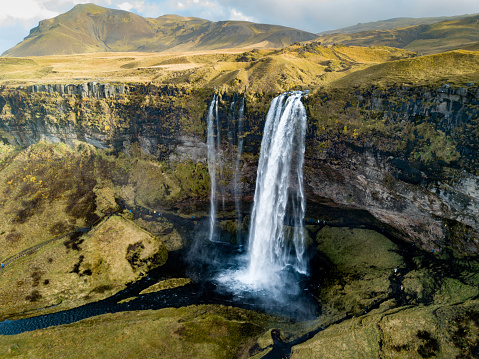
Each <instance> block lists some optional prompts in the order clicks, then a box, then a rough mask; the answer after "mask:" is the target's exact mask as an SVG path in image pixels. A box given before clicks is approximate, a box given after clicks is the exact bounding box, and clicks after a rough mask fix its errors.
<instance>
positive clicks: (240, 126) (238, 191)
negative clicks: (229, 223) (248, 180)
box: [233, 98, 244, 238]
mask: <svg viewBox="0 0 479 359" xmlns="http://www.w3.org/2000/svg"><path fill="white" fill-rule="evenodd" d="M243 122H244V98H243V100H242V101H241V105H240V108H239V111H238V131H237V133H236V138H237V139H238V143H237V153H236V162H235V171H234V175H233V189H234V195H235V211H236V220H237V222H236V238H241V232H242V231H241V226H242V221H243V219H242V214H241V209H240V199H241V197H242V194H243V193H242V191H241V189H240V186H239V179H240V176H239V172H240V171H239V166H240V161H241V156H242V154H243V147H244V138H243Z"/></svg>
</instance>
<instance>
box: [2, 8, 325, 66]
mask: <svg viewBox="0 0 479 359" xmlns="http://www.w3.org/2000/svg"><path fill="white" fill-rule="evenodd" d="M315 37H316V35H314V34H311V33H308V32H305V31H301V30H296V29H292V28H287V27H283V26H276V25H264V24H255V23H251V22H244V21H221V22H211V21H208V20H203V19H199V18H184V17H181V16H175V15H165V16H161V17H159V18H156V19H149V18H143V17H141V16H139V15H136V14H133V13H130V12H127V11H121V10H112V9H107V8H103V7H101V6H97V5H93V4H86V5H77V6H75V7H74V8H73V9H72V10H70V11H68V12H67V13H65V14H62V15H59V16H57V17H55V18H53V19H49V20H43V21H41V22H40V24H39V26H38V27H36V28H34V29H32V30H31V32H30V35H29V36H27V37H26V38H25V40H24V41H22V42H21V43H19V44H18V45H16V46H15V47H13V48H12V49H10V50H8V51H6V52H5V53H4V54H3V56H10V57H12V56H20V57H21V56H43V55H62V54H63V55H65V54H75V53H89V52H110V51H146V52H156V51H163V50H173V51H184V50H193V49H194V50H211V49H223V48H232V47H240V48H241V47H248V46H255V47H270V48H280V47H284V46H287V45H290V44H292V43H294V42H297V41H307V40H312V39H314V38H315Z"/></svg>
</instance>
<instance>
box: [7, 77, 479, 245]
mask: <svg viewBox="0 0 479 359" xmlns="http://www.w3.org/2000/svg"><path fill="white" fill-rule="evenodd" d="M241 97H242V95H238V94H222V95H221V100H220V102H219V109H218V113H219V125H220V140H221V144H222V145H221V149H220V150H219V153H220V156H218V157H219V158H220V159H221V161H223V167H222V168H223V173H222V177H221V179H222V182H223V184H222V186H223V187H224V190H223V193H224V194H225V195H226V197H227V198H228V199H231V200H232V199H233V196H234V190H233V188H231V185H229V183H232V181H230V180H231V178H232V168H233V166H234V160H235V154H236V146H237V144H238V138H239V137H238V133H237V128H238V123H237V114H238V107H239V106H238V104H239V102H240V101H239V100H240V98H241ZM273 97H274V94H262V95H259V94H250V93H246V95H245V101H246V107H245V123H244V134H243V135H244V144H245V151H244V155H243V157H242V162H241V166H240V168H241V171H242V172H241V176H242V181H240V185H241V187H242V188H241V193H242V195H243V199H251V198H252V194H253V191H254V181H255V177H256V166H257V160H258V155H259V148H260V144H261V135H262V127H263V126H264V119H265V116H266V112H267V110H268V107H269V103H270V101H271V99H272V98H273ZM211 98H212V93H209V92H208V91H206V90H205V91H196V92H195V91H193V92H191V91H189V90H183V89H182V88H181V87H171V86H170V87H156V86H149V85H125V84H98V83H87V84H79V85H58V84H55V85H36V86H32V87H30V88H23V89H22V88H3V89H0V128H1V130H2V131H1V136H2V138H3V140H4V141H5V142H9V143H10V144H15V145H20V146H23V147H26V146H29V145H31V144H33V143H36V142H38V141H39V140H42V139H43V140H47V141H49V142H60V141H63V142H66V143H71V142H73V141H74V140H82V141H85V142H88V143H90V144H93V145H94V146H96V147H99V148H110V149H112V150H114V151H116V152H123V153H125V154H126V155H129V153H130V152H131V151H133V150H134V148H135V147H138V146H139V147H140V148H141V150H142V152H143V153H145V154H147V155H152V156H154V157H155V158H157V159H158V160H160V161H165V160H166V161H169V162H170V163H179V162H183V161H185V160H189V161H193V162H206V157H207V156H206V153H207V148H206V121H205V116H206V112H207V108H208V105H209V103H210V101H211ZM305 104H306V106H307V109H308V134H307V140H306V143H307V145H306V146H307V149H306V160H305V166H306V168H305V182H306V190H307V197H308V201H310V202H317V203H321V204H327V205H330V206H335V207H340V208H343V209H346V210H347V209H360V210H365V211H368V212H369V213H371V214H372V215H373V216H374V217H375V218H377V219H378V220H380V221H381V222H382V223H383V224H384V226H385V230H387V231H392V232H394V234H395V235H399V236H401V237H402V238H404V239H405V240H407V241H410V242H413V243H415V244H416V245H417V246H419V247H421V248H423V249H426V250H428V251H430V250H433V251H440V250H442V249H444V248H446V247H452V248H454V249H455V250H457V251H459V252H463V253H468V254H470V253H477V252H478V251H479V243H478V238H479V235H478V232H479V222H478V214H479V177H478V174H479V162H478V160H477V156H476V154H477V152H478V151H477V150H478V143H479V122H478V121H479V120H478V117H479V88H478V87H475V86H470V87H464V88H451V87H450V86H447V85H445V86H442V87H439V88H429V87H421V88H412V87H407V86H403V87H395V88H388V89H374V88H372V89H369V90H351V89H347V90H329V91H325V92H316V93H313V94H311V95H309V96H308V97H307V98H306V99H305ZM235 118H236V120H235ZM310 215H312V216H314V213H313V214H311V213H310Z"/></svg>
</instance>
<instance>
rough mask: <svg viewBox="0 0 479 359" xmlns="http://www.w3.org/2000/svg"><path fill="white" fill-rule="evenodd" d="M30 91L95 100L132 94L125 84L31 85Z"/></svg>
mask: <svg viewBox="0 0 479 359" xmlns="http://www.w3.org/2000/svg"><path fill="white" fill-rule="evenodd" d="M28 90H29V91H31V92H32V93H40V92H45V93H49V94H51V93H58V94H60V95H69V96H73V95H78V96H80V97H94V98H97V99H98V98H117V97H119V96H124V95H127V94H128V93H129V92H130V86H127V85H125V84H110V83H97V82H88V83H81V84H75V85H73V84H70V85H64V84H46V85H42V84H39V85H31V86H29V87H28Z"/></svg>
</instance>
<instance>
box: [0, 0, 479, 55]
mask: <svg viewBox="0 0 479 359" xmlns="http://www.w3.org/2000/svg"><path fill="white" fill-rule="evenodd" d="M89 2H94V3H95V4H97V5H100V6H104V7H108V8H111V9H121V10H127V11H131V12H134V13H136V14H139V15H142V16H144V17H158V16H161V15H166V14H176V15H181V16H195V17H200V18H203V19H207V20H212V21H220V20H246V21H254V22H259V23H266V24H276V25H283V26H289V27H294V28H297V29H301V30H305V31H310V32H313V33H318V32H321V31H325V30H334V29H338V28H341V27H346V26H351V25H356V24H357V23H365V22H371V21H378V20H386V19H391V18H397V17H431V16H452V15H463V14H475V13H479V1H478V0H454V1H451V0H0V54H1V53H3V52H4V51H5V50H7V49H9V48H11V47H13V46H15V45H16V44H17V43H19V42H21V41H22V40H23V38H25V37H26V36H28V34H29V32H30V29H32V28H34V27H35V26H37V25H38V22H39V21H40V20H43V19H48V18H52V17H55V16H57V15H59V14H62V13H64V12H66V11H68V10H70V9H71V8H72V7H73V6H75V5H76V4H82V3H89Z"/></svg>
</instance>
